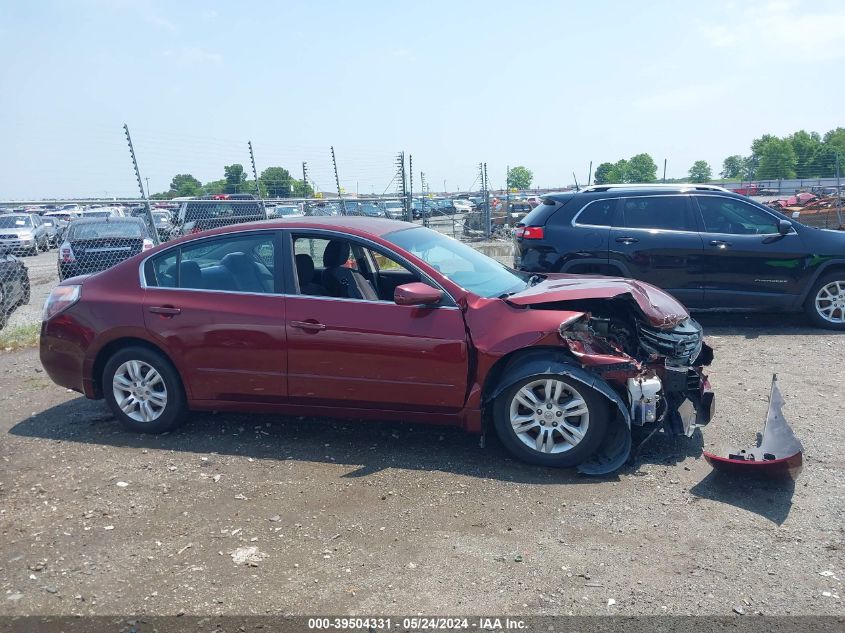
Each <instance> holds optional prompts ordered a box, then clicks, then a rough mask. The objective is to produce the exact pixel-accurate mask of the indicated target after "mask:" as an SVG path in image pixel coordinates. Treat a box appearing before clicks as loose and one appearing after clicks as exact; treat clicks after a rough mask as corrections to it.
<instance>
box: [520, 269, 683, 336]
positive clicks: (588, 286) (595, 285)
mask: <svg viewBox="0 0 845 633" xmlns="http://www.w3.org/2000/svg"><path fill="white" fill-rule="evenodd" d="M625 294H628V295H631V297H632V298H633V299H634V301H636V302H637V305H638V306H639V308H640V310H642V312H643V314H644V315H645V316H646V318H647V319H648V322H649V324H650V325H651V326H653V327H658V328H670V327H674V326H676V325H677V324H678V323H680V322H681V321H684V320H685V319H687V318H689V313H688V312H687V310H686V308H685V307H684V306H683V305H682V304H681V303H680V302H679V301H678V300H677V299H675V298H674V297H673V296H672V295H670V294H669V293H667V292H664V291H663V290H661V289H660V288H655V287H654V286H652V285H651V284H647V283H644V282H642V281H636V280H633V279H624V278H622V277H603V276H600V275H594V276H593V275H566V274H550V275H548V276H547V278H546V279H545V280H543V281H541V282H540V283H538V284H537V285H536V286H531V287H530V288H526V289H525V290H523V291H521V292H517V293H514V294H512V295H510V296H509V297H508V298H507V299H506V300H507V301H508V302H509V303H512V304H513V305H517V306H526V305H532V304H538V303H555V302H558V301H579V300H584V299H612V298H614V297H618V296H620V295H625Z"/></svg>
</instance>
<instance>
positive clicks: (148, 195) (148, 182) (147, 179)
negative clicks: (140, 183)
mask: <svg viewBox="0 0 845 633" xmlns="http://www.w3.org/2000/svg"><path fill="white" fill-rule="evenodd" d="M144 180H146V181H147V198H149V197H150V179H149V177H147V178H144Z"/></svg>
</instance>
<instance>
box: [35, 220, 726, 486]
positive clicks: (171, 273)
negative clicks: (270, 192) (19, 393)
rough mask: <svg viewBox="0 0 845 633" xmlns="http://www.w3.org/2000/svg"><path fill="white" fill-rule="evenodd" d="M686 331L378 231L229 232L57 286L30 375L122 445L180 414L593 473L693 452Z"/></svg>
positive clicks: (313, 224) (430, 236) (585, 292)
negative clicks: (333, 426) (423, 428)
mask: <svg viewBox="0 0 845 633" xmlns="http://www.w3.org/2000/svg"><path fill="white" fill-rule="evenodd" d="M711 358H712V352H711V350H710V348H709V347H707V346H706V345H705V344H704V342H703V338H702V332H701V328H700V327H699V326H698V324H697V323H696V322H695V321H693V320H692V319H691V318H689V315H688V314H687V312H686V310H685V309H684V307H683V306H682V305H680V304H679V303H678V302H677V301H676V300H675V299H673V298H672V297H671V296H669V295H668V294H666V293H665V292H663V291H661V290H659V289H657V288H654V287H653V286H649V285H648V284H645V283H641V282H637V281H631V280H626V279H617V278H611V277H598V276H596V277H589V276H574V275H555V274H550V275H530V274H526V273H520V272H516V271H513V270H511V269H509V268H506V267H505V266H503V265H501V264H499V263H497V262H496V261H494V260H492V259H490V258H488V257H486V256H485V255H482V254H481V253H479V252H478V251H476V250H474V249H472V248H471V247H469V246H467V245H466V244H463V243H461V242H458V241H456V240H453V239H451V238H449V237H445V236H444V235H442V234H440V233H437V232H435V231H432V230H429V229H427V228H423V227H421V226H417V225H414V224H408V223H404V222H396V221H392V220H384V219H377V218H360V217H325V218H303V219H301V220H294V221H285V220H281V221H268V222H259V223H253V224H240V225H237V226H233V227H226V228H223V229H218V230H214V231H207V232H205V233H198V234H194V235H190V236H186V237H184V238H182V239H180V240H177V241H173V242H168V243H166V244H162V245H161V246H159V247H156V248H154V249H152V250H149V251H146V252H144V253H142V254H140V255H137V256H135V257H133V258H131V259H128V260H126V261H124V262H122V263H120V264H118V265H116V266H114V267H113V268H110V269H109V270H106V271H104V272H101V273H99V274H96V275H93V276H87V277H75V278H72V279H68V280H66V281H64V282H63V283H61V284H60V285H59V286H58V287H56V289H55V290H54V291H53V293H52V294H51V295H50V297H49V299H48V300H47V302H46V304H45V308H44V322H43V324H42V328H41V362H42V363H43V365H44V368H45V369H46V371H47V373H48V374H49V376H50V377H51V378H52V380H53V381H54V382H56V383H57V384H59V385H61V386H63V387H68V388H70V389H74V390H76V391H79V392H81V393H83V394H85V396H86V397H88V398H105V400H106V402H107V403H108V404H109V406H110V407H111V409H112V411H113V412H114V415H115V416H116V417H117V418H118V419H119V420H120V421H121V422H122V423H123V424H124V425H126V426H127V427H128V428H129V429H132V430H133V431H145V432H153V433H160V432H163V431H168V430H170V429H173V428H174V427H176V425H178V424H179V423H180V422H182V421H183V420H184V419H185V418H186V415H187V413H188V411H189V410H218V411H225V410H229V411H254V412H272V413H278V414H282V415H306V414H307V415H323V416H330V417H346V418H356V419H385V420H409V421H416V422H427V423H432V424H452V425H457V426H460V427H463V428H464V429H466V430H467V431H470V432H473V433H485V432H486V430H487V429H488V428H489V427H490V426H492V427H493V428H495V430H496V433H497V434H498V436H499V437H500V438H501V440H502V442H503V443H504V445H505V446H506V447H507V448H508V449H509V450H510V451H511V452H512V453H513V454H514V455H516V456H517V457H519V458H520V459H523V460H525V461H528V462H532V463H536V464H543V465H548V466H564V467H566V466H575V465H580V469H581V471H582V472H586V473H593V474H597V473H605V472H610V471H613V470H615V469H617V468H619V467H620V466H621V465H622V464H623V463H624V462H625V460H626V459H627V458H628V455H629V452H630V447H631V428H632V426H654V425H659V426H661V427H662V428H663V430H665V431H666V432H670V433H678V434H683V433H686V434H690V433H691V432H692V430H693V429H694V428H695V426H696V425H697V424H703V423H706V422H708V421H709V419H710V416H711V414H712V406H713V397H712V395H713V394H712V392H711V391H710V388H709V385H708V382H707V379H706V377H705V376H704V375H703V373H702V370H701V365H703V364H707V363H709V361H710V359H711Z"/></svg>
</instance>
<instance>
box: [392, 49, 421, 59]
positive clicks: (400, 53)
mask: <svg viewBox="0 0 845 633" xmlns="http://www.w3.org/2000/svg"><path fill="white" fill-rule="evenodd" d="M390 54H391V55H392V56H393V57H396V58H397V59H404V60H405V61H409V62H415V61H417V56H416V55H414V54H413V53H412V52H411V51H409V50H408V49H407V48H397V49H396V50H394V51H391V53H390Z"/></svg>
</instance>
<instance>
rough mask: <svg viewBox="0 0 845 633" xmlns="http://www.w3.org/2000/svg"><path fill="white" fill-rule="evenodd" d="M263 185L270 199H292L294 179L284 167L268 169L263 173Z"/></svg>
mask: <svg viewBox="0 0 845 633" xmlns="http://www.w3.org/2000/svg"><path fill="white" fill-rule="evenodd" d="M259 180H260V181H261V183H262V184H263V185H264V187H266V189H267V195H268V196H269V197H270V198H290V197H291V193H292V191H293V177H292V176H291V175H290V172H289V171H288V170H287V169H285V168H284V167H268V168H267V169H265V170H264V171H262V172H261V176H260V177H259Z"/></svg>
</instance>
